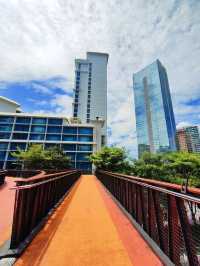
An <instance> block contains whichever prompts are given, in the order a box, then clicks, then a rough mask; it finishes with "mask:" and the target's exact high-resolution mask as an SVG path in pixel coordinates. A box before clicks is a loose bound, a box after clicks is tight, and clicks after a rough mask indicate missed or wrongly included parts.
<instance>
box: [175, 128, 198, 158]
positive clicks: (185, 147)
mask: <svg viewBox="0 0 200 266" xmlns="http://www.w3.org/2000/svg"><path fill="white" fill-rule="evenodd" d="M176 141H177V148H178V150H179V151H187V152H198V153H200V135H199V129H198V126H188V127H184V128H181V129H178V130H177V133H176Z"/></svg>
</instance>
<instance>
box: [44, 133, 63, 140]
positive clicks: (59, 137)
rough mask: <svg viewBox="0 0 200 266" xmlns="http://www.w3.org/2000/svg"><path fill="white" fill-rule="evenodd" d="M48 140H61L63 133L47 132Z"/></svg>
mask: <svg viewBox="0 0 200 266" xmlns="http://www.w3.org/2000/svg"><path fill="white" fill-rule="evenodd" d="M46 140H58V141H59V140H61V135H53V134H47V135H46Z"/></svg>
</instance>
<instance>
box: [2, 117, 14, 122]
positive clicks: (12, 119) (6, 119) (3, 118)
mask: <svg viewBox="0 0 200 266" xmlns="http://www.w3.org/2000/svg"><path fill="white" fill-rule="evenodd" d="M13 122H14V117H13V116H0V123H13Z"/></svg>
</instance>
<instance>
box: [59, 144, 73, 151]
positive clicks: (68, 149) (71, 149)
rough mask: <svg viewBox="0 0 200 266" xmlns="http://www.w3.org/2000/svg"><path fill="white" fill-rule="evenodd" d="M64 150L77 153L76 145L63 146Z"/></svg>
mask: <svg viewBox="0 0 200 266" xmlns="http://www.w3.org/2000/svg"><path fill="white" fill-rule="evenodd" d="M62 149H63V150H64V151H75V150H76V144H63V145H62Z"/></svg>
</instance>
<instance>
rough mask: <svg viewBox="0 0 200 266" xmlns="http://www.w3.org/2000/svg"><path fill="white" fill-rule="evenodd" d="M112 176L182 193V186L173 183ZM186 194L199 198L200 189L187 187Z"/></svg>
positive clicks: (136, 177) (123, 175)
mask: <svg viewBox="0 0 200 266" xmlns="http://www.w3.org/2000/svg"><path fill="white" fill-rule="evenodd" d="M99 171H104V170H99ZM104 172H105V173H111V172H109V171H104ZM112 174H114V175H115V176H121V177H126V178H128V179H134V180H137V181H138V182H143V183H147V184H152V185H155V186H159V187H163V188H166V189H170V190H174V191H177V192H181V191H182V186H181V185H178V184H174V183H169V182H165V181H159V180H155V179H148V178H142V177H138V176H129V175H125V174H119V173H115V172H114V173H113V172H112ZM187 192H188V193H189V194H192V195H193V196H200V188H194V187H188V188H187Z"/></svg>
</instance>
